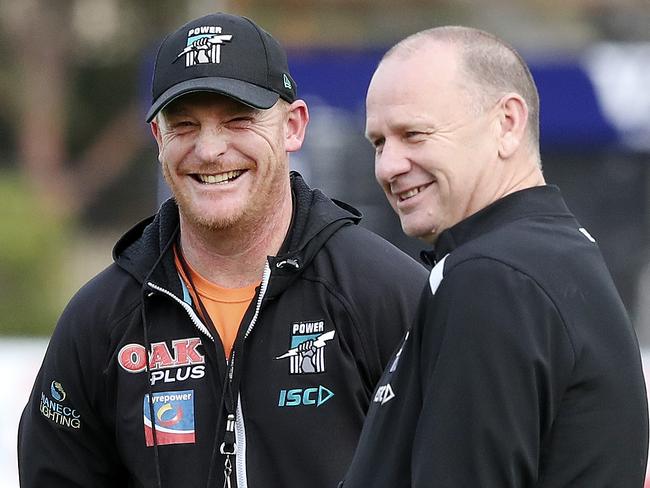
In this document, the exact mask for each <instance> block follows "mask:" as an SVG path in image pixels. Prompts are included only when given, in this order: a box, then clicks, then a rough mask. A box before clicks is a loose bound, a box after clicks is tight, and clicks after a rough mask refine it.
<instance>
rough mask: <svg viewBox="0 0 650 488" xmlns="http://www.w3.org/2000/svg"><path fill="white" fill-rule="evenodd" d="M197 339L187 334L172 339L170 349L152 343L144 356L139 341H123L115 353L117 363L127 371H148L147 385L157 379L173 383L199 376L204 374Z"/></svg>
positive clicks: (202, 360)
mask: <svg viewBox="0 0 650 488" xmlns="http://www.w3.org/2000/svg"><path fill="white" fill-rule="evenodd" d="M199 346H201V339H199V338H198V337H191V338H188V339H177V340H174V341H172V348H171V350H170V349H169V348H168V347H167V343H165V342H154V343H153V344H151V349H150V351H149V354H148V355H147V350H146V349H145V347H144V346H143V345H141V344H136V343H132V344H127V345H126V346H124V347H123V348H122V349H120V352H119V353H118V362H119V363H120V366H121V367H122V369H124V370H125V371H127V372H129V373H142V372H143V371H146V369H147V356H148V358H149V371H150V372H151V384H152V385H155V384H156V383H158V382H159V381H162V382H163V383H174V382H176V381H185V380H187V379H190V378H191V379H199V378H203V377H204V376H205V356H204V355H203V354H202V353H201V352H200V351H199V350H198V347H199Z"/></svg>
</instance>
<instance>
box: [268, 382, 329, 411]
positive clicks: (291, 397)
mask: <svg viewBox="0 0 650 488" xmlns="http://www.w3.org/2000/svg"><path fill="white" fill-rule="evenodd" d="M333 396H334V393H333V392H331V391H330V390H328V389H327V388H325V387H324V386H321V385H319V386H318V388H305V389H302V388H294V389H291V390H280V398H279V399H278V407H298V406H300V405H316V406H317V407H320V406H321V405H322V404H323V403H325V402H326V401H327V400H329V399H330V398H332V397H333Z"/></svg>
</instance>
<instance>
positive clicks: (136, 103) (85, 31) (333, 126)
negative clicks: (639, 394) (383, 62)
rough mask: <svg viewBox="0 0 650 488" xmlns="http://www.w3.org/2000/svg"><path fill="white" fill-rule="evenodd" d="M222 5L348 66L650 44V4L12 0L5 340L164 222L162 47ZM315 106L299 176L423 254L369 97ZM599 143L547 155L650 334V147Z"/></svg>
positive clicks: (1, 299) (1, 250) (6, 48)
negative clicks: (409, 45)
mask: <svg viewBox="0 0 650 488" xmlns="http://www.w3.org/2000/svg"><path fill="white" fill-rule="evenodd" d="M219 10H221V11H228V12H232V13H237V14H242V15H246V16H249V17H251V18H253V19H255V20H256V21H257V22H258V23H259V24H261V25H262V26H264V27H265V28H266V29H267V30H269V31H270V32H272V33H273V34H274V35H275V36H276V37H277V38H278V39H279V40H280V41H281V42H282V43H283V44H285V46H287V47H288V48H289V49H290V53H291V56H295V57H296V58H300V57H301V56H303V55H304V52H306V51H309V50H310V49H316V48H317V49H320V50H321V51H320V52H321V53H325V54H326V55H328V56H333V57H334V58H336V57H337V56H345V55H348V54H349V53H351V52H356V51H358V50H359V49H376V50H377V52H378V53H381V52H383V50H385V49H386V48H387V47H389V46H390V45H392V44H393V43H394V42H396V41H397V40H399V39H401V38H403V37H405V36H406V35H408V34H411V33H413V32H415V31H417V30H421V29H424V28H428V27H431V26H434V25H440V24H448V23H450V24H465V25H471V26H475V27H479V28H483V29H486V30H489V31H491V32H494V33H495V34H497V35H499V36H501V37H503V38H504V39H506V40H508V41H509V42H511V43H512V44H514V45H515V46H516V47H517V48H518V49H519V50H520V51H522V53H524V55H525V57H530V58H535V59H538V60H547V61H550V62H555V61H557V60H561V59H564V58H571V57H575V56H578V55H579V54H580V53H581V52H583V51H584V50H585V49H587V48H588V47H589V46H593V45H595V44H597V43H601V42H612V41H615V42H623V43H637V42H641V43H647V42H649V41H650V28H649V26H650V1H649V0H561V1H560V0H527V1H526V2H521V1H518V0H485V1H471V0H401V1H400V2H395V1H389V0H241V1H235V0H232V1H226V0H222V1H209V0H186V1H179V0H56V1H54V2H53V1H51V0H0V60H2V63H1V64H0V66H1V67H0V196H1V197H2V205H1V206H0V209H1V210H0V217H1V219H2V220H1V222H2V230H1V234H0V334H11V335H16V334H18V335H23V334H41V335H48V334H50V332H51V330H52V328H53V326H54V324H55V322H56V318H57V316H58V315H59V313H60V312H61V310H62V308H63V306H64V305H65V303H66V302H67V301H68V300H69V298H70V296H71V295H72V294H73V293H74V291H75V290H76V289H77V288H78V287H79V286H81V285H82V284H83V283H84V282H85V281H86V280H87V279H89V278H90V277H91V276H92V275H94V274H95V273H96V272H97V271H99V270H100V269H101V268H103V267H104V266H106V265H108V264H109V263H110V259H111V258H110V252H111V246H112V245H113V242H114V241H115V240H116V239H117V237H118V236H119V235H120V234H121V233H122V232H123V231H125V230H126V229H127V228H128V227H129V226H130V225H132V224H134V223H135V222H137V221H139V220H140V219H142V218H144V217H145V216H147V215H148V214H150V213H151V212H153V211H155V209H156V207H157V205H158V204H159V202H160V199H161V195H163V194H164V193H165V190H164V188H162V187H161V186H160V183H159V178H158V165H157V161H156V157H157V154H156V148H155V145H154V144H153V140H152V138H151V136H150V135H149V129H148V127H147V126H146V124H145V123H144V120H143V119H144V113H145V112H146V109H147V107H148V103H149V94H148V89H149V77H150V72H151V68H152V62H153V56H154V54H155V49H156V47H157V45H158V43H159V42H160V40H161V38H162V36H163V35H164V34H166V33H168V32H170V31H172V30H174V29H176V28H177V27H178V26H179V25H180V24H182V23H184V22H186V21H188V20H190V19H192V18H194V17H198V16H200V15H203V14H206V13H209V12H213V11H219ZM346 53H347V54H346ZM291 56H290V58H291ZM330 59H331V58H330ZM290 64H291V59H290ZM309 81H310V80H300V79H299V80H298V82H299V86H300V85H301V83H302V84H303V85H305V84H306V85H309ZM362 81H363V80H362ZM348 88H349V87H347V86H346V85H345V84H341V85H332V86H331V87H329V88H328V89H329V90H331V92H340V93H344V92H345V91H346V90H347V89H348ZM646 91H647V86H646ZM639 96H640V100H642V97H641V94H639ZM646 100H648V98H647V97H646ZM308 102H310V107H311V108H312V124H311V125H310V129H309V133H308V141H307V143H306V146H305V148H304V149H303V151H301V153H300V154H299V155H298V157H297V158H295V161H294V164H295V166H296V167H298V168H299V169H300V170H301V171H302V172H303V173H305V175H306V176H307V177H308V180H309V181H310V182H311V183H312V184H313V186H320V187H324V188H325V189H326V190H327V191H328V192H329V193H331V194H333V196H335V197H338V198H341V199H344V200H347V201H350V202H351V203H353V204H355V205H357V206H359V207H360V208H361V209H362V210H363V211H364V213H365V214H366V215H367V219H366V222H367V223H368V225H369V226H370V227H371V228H373V229H374V230H377V231H378V232H380V233H382V234H384V235H385V236H387V237H389V238H391V240H393V241H394V242H396V243H397V244H398V245H400V246H401V247H403V248H404V249H406V250H407V251H408V252H411V253H414V254H415V253H417V249H418V248H419V247H420V246H419V244H416V243H414V242H411V241H408V240H406V239H405V238H403V237H402V236H401V235H400V233H399V228H398V226H397V225H396V220H395V218H394V216H392V214H391V212H390V211H389V210H388V208H387V205H386V204H385V203H384V202H383V197H382V196H381V193H380V191H379V190H378V189H377V188H375V186H376V185H374V183H373V180H372V152H371V151H370V149H369V147H367V146H366V144H365V142H364V141H363V137H362V132H363V112H362V103H363V101H362V100H361V99H360V101H359V105H358V106H353V107H347V108H348V109H349V111H346V110H342V109H341V107H330V106H327V104H326V103H322V102H323V101H322V100H319V99H317V98H313V99H310V100H308ZM542 111H544V98H542ZM542 138H544V133H542ZM586 146H587V147H585V144H583V146H582V147H579V148H577V149H576V148H575V147H574V148H571V150H562V149H557V148H549V149H548V150H547V151H546V153H544V152H543V158H544V160H545V168H546V173H547V176H548V177H549V179H551V180H553V179H555V180H558V181H560V182H562V183H563V184H562V185H561V186H562V187H563V189H565V190H568V195H567V199H568V200H569V203H570V204H571V205H572V206H573V207H574V210H575V211H576V213H578V214H579V217H581V218H583V220H585V221H586V222H585V224H587V226H588V227H590V229H591V230H592V231H595V232H592V233H595V235H596V237H597V238H599V240H600V241H601V246H602V247H603V252H604V254H605V255H606V258H607V259H608V263H609V264H610V267H611V268H612V271H613V274H614V277H615V279H616V280H617V284H618V285H619V287H620V288H621V290H622V293H623V295H624V299H625V301H626V305H628V308H629V309H630V311H631V313H632V314H633V316H634V317H635V320H636V322H637V326H638V327H639V328H640V329H643V330H645V329H647V328H648V326H647V324H646V322H648V321H650V313H648V312H647V311H646V310H647V309H648V308H650V306H647V304H645V302H644V301H643V300H640V299H639V296H642V297H643V296H645V295H647V294H646V293H645V292H644V291H643V290H646V289H648V290H650V287H649V286H648V285H647V281H649V280H650V278H647V279H646V278H644V276H645V275H646V274H650V272H648V271H644V270H646V269H647V268H648V265H647V263H648V258H649V253H648V250H649V249H648V248H649V239H648V235H649V232H648V229H649V228H650V225H649V222H650V218H648V204H649V202H648V198H647V195H648V190H649V189H650V178H649V176H648V171H647V169H646V168H647V163H648V149H647V148H646V149H641V150H638V149H637V150H634V151H630V150H629V149H624V148H623V149H621V148H620V147H618V146H615V145H613V146H605V147H602V145H598V147H599V148H598V149H597V150H596V149H594V148H589V147H588V146H589V144H586ZM648 147H650V144H648ZM621 202H622V203H621ZM644 287H646V288H644ZM646 316H647V319H646ZM640 325H642V326H640ZM641 335H643V334H641Z"/></svg>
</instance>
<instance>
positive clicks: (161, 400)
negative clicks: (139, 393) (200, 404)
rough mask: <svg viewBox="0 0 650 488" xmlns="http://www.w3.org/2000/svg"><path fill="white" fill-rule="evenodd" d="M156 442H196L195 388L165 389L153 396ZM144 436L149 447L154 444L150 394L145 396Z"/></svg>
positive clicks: (160, 443)
mask: <svg viewBox="0 0 650 488" xmlns="http://www.w3.org/2000/svg"><path fill="white" fill-rule="evenodd" d="M151 403H152V404H153V415H154V424H155V426H156V443H157V444H158V445H159V446H161V445H164V444H194V440H195V431H194V390H184V391H165V392H160V393H154V394H153V396H152V401H151ZM143 413H144V436H145V440H146V442H147V447H151V446H153V445H154V442H153V431H152V422H151V408H150V406H149V395H148V394H146V395H145V396H144V404H143Z"/></svg>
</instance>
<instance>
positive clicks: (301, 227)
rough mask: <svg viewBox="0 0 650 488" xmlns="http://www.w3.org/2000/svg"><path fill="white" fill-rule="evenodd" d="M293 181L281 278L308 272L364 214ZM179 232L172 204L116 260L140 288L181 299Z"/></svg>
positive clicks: (130, 236) (116, 252) (275, 263)
mask: <svg viewBox="0 0 650 488" xmlns="http://www.w3.org/2000/svg"><path fill="white" fill-rule="evenodd" d="M290 179H291V189H292V195H293V216H292V221H291V226H290V229H289V233H288V234H287V237H286V238H285V241H284V244H283V245H282V248H281V249H280V252H279V253H278V255H277V256H270V257H269V264H270V265H271V268H272V269H273V268H276V269H278V270H284V272H280V274H287V273H289V274H290V275H297V274H299V273H296V271H300V270H302V269H304V268H305V266H307V265H308V264H309V263H310V262H311V260H312V259H313V258H314V256H315V255H316V253H317V252H318V250H319V249H320V248H321V247H322V246H323V245H324V244H325V242H326V241H327V240H328V239H329V238H330V237H331V236H332V235H333V234H334V233H335V232H336V231H337V230H339V229H340V228H341V227H343V226H345V225H351V224H358V223H359V222H360V221H361V213H360V212H359V211H358V210H357V209H355V208H354V207H352V206H350V205H348V204H346V203H343V202H340V201H336V200H332V199H330V198H328V197H327V196H326V195H325V194H324V193H323V192H321V191H320V190H318V189H311V188H309V186H308V185H307V184H306V183H305V181H304V180H303V178H302V176H300V174H298V173H297V172H291V174H290ZM179 228H180V224H179V215H178V206H177V205H176V202H175V201H174V199H173V198H170V199H168V200H167V201H165V202H164V203H163V204H162V205H161V207H160V209H159V211H158V212H157V213H156V215H154V216H152V217H149V218H147V219H145V220H143V221H141V222H140V223H138V224H136V225H135V226H134V227H133V228H131V229H130V230H129V231H128V232H126V233H125V234H124V235H123V236H122V237H121V238H120V239H119V240H118V242H117V243H116V245H115V247H114V249H113V259H114V260H115V262H116V263H117V265H118V266H120V267H121V268H123V269H124V270H125V271H127V272H128V273H130V274H131V275H132V276H133V277H134V278H135V279H136V280H138V281H139V282H141V283H145V282H146V281H148V280H149V279H154V280H155V281H158V282H162V283H165V284H166V285H168V286H169V285H171V286H170V291H173V292H175V293H180V291H181V285H180V281H179V280H178V275H177V272H176V267H175V265H174V261H173V254H172V253H171V249H172V245H173V243H174V242H175V241H176V239H177V236H178V232H179ZM274 272H275V270H274ZM150 277H151V278H150ZM282 281H284V280H282ZM174 284H175V285H174ZM286 284H287V285H288V283H286ZM282 288H284V286H283V287H282ZM274 289H276V287H274ZM276 290H277V289H276ZM277 291H279V290H277Z"/></svg>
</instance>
